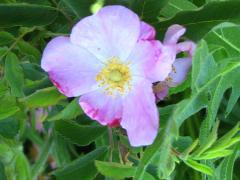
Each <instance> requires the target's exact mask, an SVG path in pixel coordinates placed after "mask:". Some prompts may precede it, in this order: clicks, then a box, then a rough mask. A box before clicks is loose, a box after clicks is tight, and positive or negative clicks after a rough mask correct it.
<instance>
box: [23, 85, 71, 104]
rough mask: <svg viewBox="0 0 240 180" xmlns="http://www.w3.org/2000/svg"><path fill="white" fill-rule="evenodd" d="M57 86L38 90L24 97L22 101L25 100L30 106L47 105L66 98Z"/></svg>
mask: <svg viewBox="0 0 240 180" xmlns="http://www.w3.org/2000/svg"><path fill="white" fill-rule="evenodd" d="M65 98H66V97H65V96H63V95H62V94H61V93H60V92H58V90H57V89H56V88H55V87H49V88H45V89H40V90H37V91H36V92H35V93H33V94H31V95H30V96H27V97H25V98H22V99H21V100H20V102H23V103H24V104H25V105H26V106H27V107H29V108H36V107H47V106H52V105H55V104H57V103H58V102H59V101H60V100H62V99H65Z"/></svg>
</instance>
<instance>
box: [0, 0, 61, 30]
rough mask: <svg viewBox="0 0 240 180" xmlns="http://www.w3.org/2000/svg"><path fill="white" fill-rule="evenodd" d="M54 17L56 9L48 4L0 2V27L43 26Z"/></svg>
mask: <svg viewBox="0 0 240 180" xmlns="http://www.w3.org/2000/svg"><path fill="white" fill-rule="evenodd" d="M43 14H44V16H43ZM56 17H57V11H56V9H54V8H52V7H48V6H41V5H30V4H23V3H22V4H16V3H15V4H0V27H12V26H29V27H30V26H43V25H48V24H50V23H52V22H53V21H54V20H55V18H56Z"/></svg>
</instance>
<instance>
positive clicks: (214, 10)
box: [155, 1, 240, 41]
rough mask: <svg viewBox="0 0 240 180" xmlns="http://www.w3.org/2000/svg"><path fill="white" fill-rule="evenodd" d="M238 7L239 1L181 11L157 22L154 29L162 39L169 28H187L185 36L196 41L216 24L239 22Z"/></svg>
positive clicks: (216, 3)
mask: <svg viewBox="0 0 240 180" xmlns="http://www.w3.org/2000/svg"><path fill="white" fill-rule="evenodd" d="M239 6H240V2H239V1H226V2H212V3H208V4H206V5H205V6H203V7H202V8H200V9H197V10H191V11H181V12H179V13H177V14H176V16H174V17H173V18H172V19H168V20H165V21H162V22H159V23H158V24H156V25H155V27H156V29H157V30H158V34H159V35H160V36H161V37H163V35H164V32H166V30H167V28H168V27H169V26H171V25H172V24H180V25H183V26H184V27H186V28H187V33H186V36H187V37H188V38H190V39H192V40H195V41H197V40H200V39H201V38H202V37H203V36H204V35H205V34H206V33H207V32H208V31H210V30H211V29H212V28H213V27H214V26H216V25H217V24H220V23H222V22H240V11H239Z"/></svg>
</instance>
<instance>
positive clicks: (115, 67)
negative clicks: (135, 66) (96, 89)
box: [96, 57, 131, 95]
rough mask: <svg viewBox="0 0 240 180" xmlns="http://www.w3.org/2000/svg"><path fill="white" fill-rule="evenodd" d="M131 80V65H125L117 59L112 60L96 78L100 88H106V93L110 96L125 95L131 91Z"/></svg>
mask: <svg viewBox="0 0 240 180" xmlns="http://www.w3.org/2000/svg"><path fill="white" fill-rule="evenodd" d="M130 80H131V74H130V69H129V63H128V64H124V63H122V62H120V60H119V59H118V58H115V57H114V58H112V59H110V60H109V61H108V63H107V64H106V66H105V67H104V68H103V69H102V70H101V71H100V72H99V73H98V74H97V76H96V81H97V82H98V83H99V86H101V87H104V90H105V92H106V93H107V94H109V95H113V93H114V92H119V93H120V94H124V93H125V92H126V91H127V90H130V89H131V85H130Z"/></svg>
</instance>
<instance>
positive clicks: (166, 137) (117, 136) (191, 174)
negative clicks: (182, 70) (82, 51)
mask: <svg viewBox="0 0 240 180" xmlns="http://www.w3.org/2000/svg"><path fill="white" fill-rule="evenodd" d="M111 4H121V5H124V6H127V7H129V8H130V9H132V10H134V11H135V12H136V13H138V15H139V16H140V17H141V18H142V19H143V20H144V21H146V22H148V23H150V24H152V25H153V26H154V27H155V28H156V30H157V35H158V39H159V40H162V38H163V37H164V33H165V31H166V29H167V28H168V27H169V26H170V25H172V24H181V25H183V26H185V27H186V28H187V33H186V35H185V36H184V39H191V40H194V41H195V42H196V43H197V49H196V52H195V53H194V57H193V65H192V70H191V73H189V76H188V78H187V80H186V81H185V82H184V83H183V84H182V85H180V86H178V87H175V88H172V89H170V94H169V96H168V97H167V98H166V99H165V100H164V101H162V102H160V103H159V104H158V107H159V112H160V119H161V120H160V129H159V133H158V137H157V138H156V140H155V142H154V143H153V144H152V145H150V146H148V147H144V148H140V147H139V148H133V147H131V146H130V145H129V143H128V139H127V137H126V135H125V132H124V131H123V130H121V129H120V128H114V129H108V128H107V127H103V126H100V125H99V124H98V123H97V122H95V121H92V120H90V119H89V118H88V117H87V116H86V115H84V113H83V112H82V110H81V108H80V107H79V105H78V98H75V99H70V98H66V97H65V96H63V95H62V94H60V93H59V92H58V91H57V89H56V88H55V87H54V86H53V84H52V83H51V82H50V80H49V79H48V76H47V74H46V73H45V72H44V71H43V70H42V69H41V67H40V60H41V54H42V51H43V49H44V47H45V45H46V44H47V42H49V40H50V39H51V38H53V37H56V36H58V35H68V34H69V33H70V30H71V28H72V26H73V25H74V23H76V22H77V21H79V20H80V19H81V18H83V17H85V16H88V15H90V14H92V13H94V12H96V11H97V9H98V8H100V7H101V6H104V5H111ZM239 80H240V1H237V0H225V1H223V0H105V1H104V0H98V1H95V0H0V179H1V180H8V179H9V180H15V179H16V180H31V179H37V177H39V179H44V178H45V179H46V178H47V177H50V178H52V179H55V178H57V179H62V180H65V179H67V180H76V179H81V180H82V179H86V180H88V179H104V178H105V179H124V178H133V179H135V180H151V179H177V180H185V179H192V180H199V179H204V180H206V179H209V180H231V179H236V180H237V179H239V178H240V172H239V167H240V158H239V157H240V127H239V126H240V125H239V119H240V102H239V100H238V99H239V96H240V81H239Z"/></svg>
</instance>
